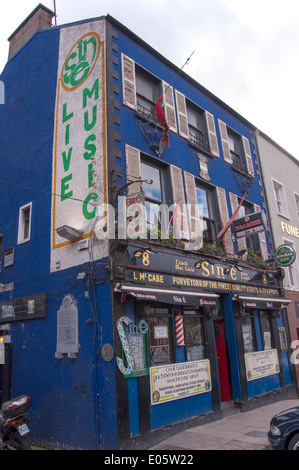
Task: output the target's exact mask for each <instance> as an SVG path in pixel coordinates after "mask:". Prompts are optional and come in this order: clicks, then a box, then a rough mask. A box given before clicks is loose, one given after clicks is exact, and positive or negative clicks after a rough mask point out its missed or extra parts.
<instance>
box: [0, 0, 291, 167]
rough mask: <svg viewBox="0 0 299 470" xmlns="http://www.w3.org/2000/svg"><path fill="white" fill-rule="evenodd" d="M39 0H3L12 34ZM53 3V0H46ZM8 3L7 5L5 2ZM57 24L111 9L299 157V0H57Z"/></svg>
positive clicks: (1, 58) (5, 24)
mask: <svg viewBox="0 0 299 470" xmlns="http://www.w3.org/2000/svg"><path fill="white" fill-rule="evenodd" d="M38 3H39V1H38V0H8V1H5V2H4V1H3V0H2V2H1V7H2V12H1V17H0V70H1V71H2V69H3V68H4V66H5V63H6V60H7V54H8V42H7V38H8V37H9V36H10V34H11V33H12V32H13V31H14V30H15V29H16V28H17V27H18V26H19V24H20V23H21V22H22V21H23V20H24V19H25V18H26V16H28V15H29V13H30V12H31V11H32V10H33V9H34V8H35V7H36V6H37V5H38ZM41 3H43V4H44V5H45V6H47V7H48V8H50V9H53V5H54V1H53V0H43V1H42V2H41ZM4 4H5V5H4ZM56 6H57V15H58V24H65V23H70V22H72V21H77V20H81V19H86V18H92V17H96V16H101V15H106V14H107V13H109V14H110V15H112V16H114V17H115V18H116V19H117V20H119V21H120V22H121V23H123V24H124V25H125V26H127V27H128V28H129V29H131V30H132V31H133V32H135V33H136V34H137V35H138V36H140V37H141V38H142V39H143V40H145V41H146V42H147V43H149V44H150V45H151V46H153V47H154V48H155V49H156V50H157V51H159V52H160V53H161V54H162V55H164V56H165V57H166V58H167V59H169V60H170V61H172V62H173V63H174V64H175V65H177V66H178V67H181V66H182V65H183V64H184V62H185V61H186V59H187V57H189V56H190V54H191V53H192V52H193V51H195V54H194V55H193V56H192V58H191V60H190V62H189V64H188V65H187V66H186V67H185V69H184V71H185V72H186V73H187V74H189V75H190V76H191V77H193V78H194V79H195V80H197V81H198V82H199V83H200V84H201V85H203V86H204V87H206V88H207V89H208V90H209V91H211V92H212V93H214V94H215V95H216V96H217V97H218V98H220V99H221V100H223V101H224V102H225V103H226V104H227V105H229V106H230V107H232V108H233V109H234V110H235V111H237V112H238V113H240V114H241V115H242V116H243V117H244V118H245V119H247V120H248V121H250V122H251V123H252V124H254V125H255V126H256V127H258V128H259V129H261V130H262V131H263V132H264V133H266V134H267V135H268V136H269V137H271V138H272V139H273V140H274V141H275V142H277V143H278V144H279V145H281V146H282V147H283V148H284V149H285V150H287V151H288V152H289V153H291V154H292V155H293V156H294V157H296V158H298V159H299V147H298V143H297V135H298V129H297V121H298V117H297V115H298V111H297V109H299V95H298V91H297V88H298V78H299V77H298V75H299V73H298V71H299V1H298V0H284V2H281V1H280V0H150V1H149V0H126V1H124V0H83V1H82V2H79V1H78V0H56Z"/></svg>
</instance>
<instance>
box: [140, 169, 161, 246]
mask: <svg viewBox="0 0 299 470" xmlns="http://www.w3.org/2000/svg"><path fill="white" fill-rule="evenodd" d="M140 166H141V178H142V179H146V180H148V181H150V180H152V181H153V183H152V184H147V183H143V184H142V189H143V192H144V196H145V208H146V217H147V224H146V225H147V229H148V230H150V232H151V238H155V236H154V234H156V235H157V236H158V231H159V229H160V227H161V211H160V205H161V204H162V203H163V201H164V199H165V198H164V193H165V191H164V174H163V168H161V167H158V166H154V165H152V164H150V163H148V162H145V161H141V163H140Z"/></svg>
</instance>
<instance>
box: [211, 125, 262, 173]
mask: <svg viewBox="0 0 299 470" xmlns="http://www.w3.org/2000/svg"><path fill="white" fill-rule="evenodd" d="M218 124H219V130H220V137H221V144H222V153H223V158H224V160H225V161H226V162H227V163H230V164H231V165H232V166H233V167H234V169H235V170H237V171H239V172H241V173H246V174H249V175H251V176H254V167H253V162H252V156H251V149H250V143H249V140H248V139H247V137H245V136H244V135H241V134H238V133H237V132H235V131H234V130H233V129H231V128H229V127H228V126H227V125H226V124H225V122H223V121H221V120H220V119H218Z"/></svg>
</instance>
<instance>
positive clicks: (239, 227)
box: [234, 211, 267, 238]
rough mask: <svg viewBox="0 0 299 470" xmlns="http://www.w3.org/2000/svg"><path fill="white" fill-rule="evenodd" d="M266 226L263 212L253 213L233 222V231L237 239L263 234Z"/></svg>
mask: <svg viewBox="0 0 299 470" xmlns="http://www.w3.org/2000/svg"><path fill="white" fill-rule="evenodd" d="M266 226H267V221H266V216H265V213H264V212H263V211H261V212H254V213H252V214H248V215H246V216H245V217H240V218H239V219H235V220H234V229H235V234H236V237H237V238H239V237H245V236H247V235H252V234H253V233H257V232H263V231H265V230H266Z"/></svg>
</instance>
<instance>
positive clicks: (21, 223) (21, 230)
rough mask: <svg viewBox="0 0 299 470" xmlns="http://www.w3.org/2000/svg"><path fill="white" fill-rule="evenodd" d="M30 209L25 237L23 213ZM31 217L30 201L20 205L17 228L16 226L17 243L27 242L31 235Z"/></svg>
mask: <svg viewBox="0 0 299 470" xmlns="http://www.w3.org/2000/svg"><path fill="white" fill-rule="evenodd" d="M27 209H29V210H30V215H29V226H28V236H27V237H25V223H26V220H25V213H26V210H27ZM31 217H32V202H29V203H28V204H25V205H24V206H22V207H20V210H19V228H18V245H19V244H21V243H25V242H28V241H29V240H30V237H31Z"/></svg>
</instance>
